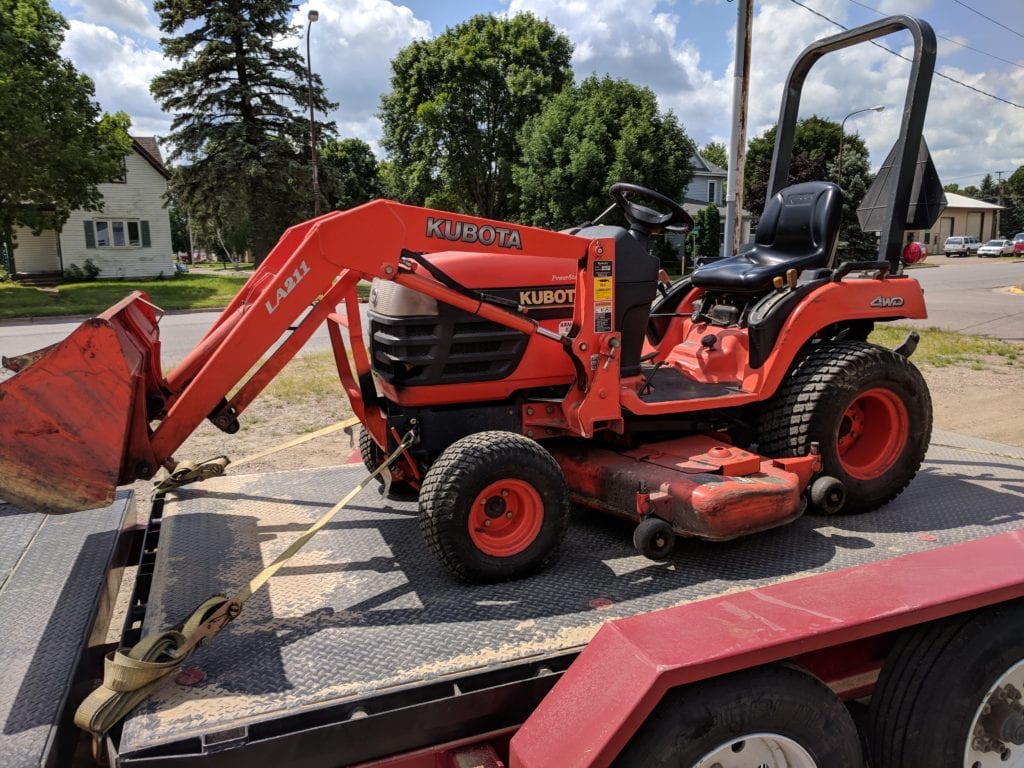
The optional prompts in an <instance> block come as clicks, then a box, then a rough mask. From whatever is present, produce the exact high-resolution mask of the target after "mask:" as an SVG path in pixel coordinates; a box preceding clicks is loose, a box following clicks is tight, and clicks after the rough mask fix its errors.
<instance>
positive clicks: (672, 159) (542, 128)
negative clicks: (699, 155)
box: [514, 76, 694, 228]
mask: <svg viewBox="0 0 1024 768" xmlns="http://www.w3.org/2000/svg"><path fill="white" fill-rule="evenodd" d="M522 148H523V157H522V162H521V163H520V164H519V165H517V167H516V169H515V172H514V178H515V181H516V184H517V185H518V187H519V191H520V218H521V219H522V220H523V221H526V222H529V223H531V224H538V225H544V226H549V227H555V228H560V227H567V226H570V225H573V224H579V223H580V222H582V221H585V220H588V219H592V218H593V217H594V216H596V215H597V214H598V213H600V212H601V210H602V209H603V208H605V207H606V205H607V203H608V187H609V186H611V185H612V184H613V183H614V182H616V181H630V182H633V183H636V184H642V185H644V186H646V187H650V188H652V189H656V190H658V191H660V192H663V193H664V194H667V195H669V196H670V197H678V196H680V195H681V194H682V190H683V189H684V188H685V187H686V185H687V183H688V182H689V180H690V176H691V175H692V171H691V169H690V158H691V157H692V156H693V152H694V147H693V142H692V141H691V140H690V139H689V137H688V136H687V135H686V132H685V131H684V130H683V128H682V126H680V124H679V121H678V120H677V119H676V116H675V115H674V114H673V113H672V112H666V113H660V112H659V111H658V103H657V99H656V98H655V96H654V93H653V91H651V90H650V89H649V88H641V87H639V86H637V85H634V84H633V83H630V82H628V81H626V80H613V79H611V78H610V77H607V76H606V77H604V78H597V77H596V76H591V77H588V78H587V79H586V80H584V81H583V82H582V83H580V84H579V85H578V86H570V87H568V88H566V89H565V90H564V91H562V92H561V93H560V94H558V95H557V96H554V97H553V98H552V99H551V100H550V101H549V102H548V104H547V106H545V107H544V110H543V111H542V112H541V113H540V114H538V115H537V116H536V117H534V118H533V119H531V120H530V121H529V122H527V124H526V126H525V127H524V128H523V133H522Z"/></svg>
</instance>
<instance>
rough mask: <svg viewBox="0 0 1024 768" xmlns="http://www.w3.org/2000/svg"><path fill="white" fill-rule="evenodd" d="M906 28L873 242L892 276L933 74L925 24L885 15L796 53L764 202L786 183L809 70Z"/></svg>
mask: <svg viewBox="0 0 1024 768" xmlns="http://www.w3.org/2000/svg"><path fill="white" fill-rule="evenodd" d="M904 29H905V30H908V31H909V32H910V33H911V34H912V35H913V36H914V58H913V59H912V60H911V62H910V79H909V82H908V83H907V98H906V101H905V102H904V105H903V120H902V123H901V126H900V132H899V136H898V138H897V139H896V151H895V159H896V163H895V165H894V167H893V176H894V177H895V179H896V183H895V184H891V185H889V187H888V189H889V199H888V201H887V205H886V207H885V216H884V222H885V223H884V224H883V226H882V232H881V237H880V239H879V244H878V257H879V259H884V260H885V261H888V262H889V264H890V265H892V270H891V271H892V272H893V274H895V273H896V272H897V271H898V270H897V265H898V263H899V258H900V251H901V249H902V247H903V232H904V229H905V224H906V217H907V210H908V208H909V206H910V194H911V188H912V186H913V182H914V172H915V168H916V164H917V156H918V151H919V150H920V147H921V134H922V131H923V129H924V117H925V112H926V111H927V109H928V92H929V91H930V90H931V84H932V73H933V72H934V71H935V51H936V45H935V31H934V30H933V29H932V27H931V25H930V24H928V22H926V21H923V20H922V19H917V18H914V17H913V16H889V17H888V18H885V19H879V20H878V21H875V22H872V23H870V24H865V25H864V26H861V27H856V28H855V29H851V30H848V31H846V32H842V33H840V34H838V35H833V36H832V37H826V38H824V39H822V40H818V41H817V42H815V43H812V44H811V45H809V46H807V48H805V49H804V51H803V53H801V54H800V56H799V58H797V60H796V62H795V63H794V64H793V67H792V69H790V71H789V77H788V79H787V80H786V89H785V91H784V92H783V94H782V106H781V108H780V110H779V124H778V129H777V131H776V135H775V152H774V154H773V155H772V170H771V175H770V176H769V177H768V196H767V199H771V197H772V196H773V195H774V194H775V193H776V192H778V191H779V190H780V189H782V188H783V187H786V186H787V185H788V180H789V165H790V159H791V157H792V154H793V139H794V136H795V134H796V119H797V114H798V113H799V111H800V94H801V92H802V91H803V87H804V80H806V79H807V74H808V72H810V70H811V67H812V66H814V64H815V63H816V62H817V61H818V59H820V58H822V57H823V56H824V55H825V54H827V53H831V52H833V51H838V50H841V49H843V48H849V47H851V46H854V45H858V44H860V43H864V42H867V41H869V40H874V39H875V38H878V37H884V36H885V35H889V34H892V33H893V32H899V31H900V30H904Z"/></svg>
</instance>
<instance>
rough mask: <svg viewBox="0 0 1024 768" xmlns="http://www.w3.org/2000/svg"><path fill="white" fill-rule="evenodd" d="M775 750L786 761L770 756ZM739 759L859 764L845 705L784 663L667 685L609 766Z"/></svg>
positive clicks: (853, 767)
mask: <svg viewBox="0 0 1024 768" xmlns="http://www.w3.org/2000/svg"><path fill="white" fill-rule="evenodd" d="M772 747H774V751H771V748H772ZM745 750H746V751H747V752H748V755H746V756H744V754H743V752H744V751H745ZM779 752H782V753H783V754H784V756H785V760H786V761H785V762H781V763H780V762H769V760H770V759H772V758H773V757H774V758H776V759H777V758H778V757H780V755H779V754H778V753H779ZM721 757H727V758H728V760H722V759H721ZM744 758H745V759H744ZM737 759H740V760H741V761H742V762H741V763H739V764H742V765H765V766H775V765H788V766H793V767H794V768H797V767H799V768H808V767H809V766H810V767H812V768H861V766H863V757H862V754H861V746H860V737H859V736H858V734H857V727H856V726H855V725H854V722H853V718H852V717H851V716H850V713H849V712H848V711H847V709H846V707H845V706H843V703H842V702H841V701H840V700H839V699H838V697H837V696H836V695H835V694H834V693H833V692H832V691H831V690H829V688H828V687H827V686H826V685H825V684H824V683H823V682H821V681H820V680H819V679H818V678H816V677H815V676H814V675H812V674H811V673H810V672H808V671H806V670H805V669H802V668H800V667H797V666H793V665H788V664H771V665H767V666H764V667H757V668H755V669H747V670H743V671H741V672H734V673H733V674H730V675H725V676H722V677H713V678H710V679H708V680H702V681H701V682H699V683H693V684H691V685H685V686H682V687H680V688H674V689H672V690H670V691H669V692H668V693H666V694H665V696H664V698H663V699H662V700H661V702H660V703H659V704H658V706H657V707H655V709H654V711H653V712H652V713H651V715H650V716H649V717H648V718H647V719H646V720H645V721H644V722H643V724H642V725H641V726H640V728H639V730H638V731H637V732H636V733H635V734H634V735H633V738H632V739H630V741H629V743H628V744H627V745H626V747H625V749H623V751H622V752H621V753H620V755H619V757H618V759H617V760H616V761H615V766H616V768H641V767H643V768H659V766H664V768H668V767H669V766H672V768H679V767H680V766H686V767H687V768H689V766H694V765H712V764H714V763H724V764H726V765H734V764H737V763H735V762H734V761H735V760H737Z"/></svg>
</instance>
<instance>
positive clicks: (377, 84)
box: [292, 0, 431, 150]
mask: <svg viewBox="0 0 1024 768" xmlns="http://www.w3.org/2000/svg"><path fill="white" fill-rule="evenodd" d="M310 8H315V9H316V10H317V11H319V13H320V19H319V20H318V21H316V22H314V23H313V25H312V37H311V38H310V48H311V56H310V58H311V60H312V63H313V71H314V72H316V73H318V74H319V75H320V77H321V78H323V81H324V86H325V88H326V90H327V97H328V98H329V99H330V100H331V101H335V102H337V103H338V108H337V110H336V111H335V112H333V113H332V114H330V115H329V116H328V117H329V118H330V119H332V120H334V121H335V122H336V123H337V125H338V135H339V136H341V137H347V136H356V137H358V138H361V139H363V140H364V141H367V142H369V143H370V145H371V146H373V147H374V149H375V150H378V149H379V139H380V133H381V128H380V121H379V120H378V119H377V117H376V114H377V109H378V108H379V106H380V97H381V94H383V93H386V92H387V91H389V90H390V87H391V86H390V78H391V59H392V58H394V56H395V55H396V54H397V53H398V52H399V51H400V50H401V49H402V48H404V47H405V46H407V45H408V44H409V43H411V42H412V41H413V40H416V39H424V38H429V37H430V34H431V29H430V22H428V21H424V20H422V19H418V18H416V16H415V15H414V14H413V12H412V11H411V10H409V9H408V8H406V7H404V6H400V5H394V4H393V3H390V2H387V0H355V1H354V2H352V0H315V1H314V2H309V3H305V4H303V5H300V6H299V7H298V8H297V9H296V12H295V15H294V16H293V18H292V23H293V24H295V25H305V24H306V23H307V22H306V13H307V12H308V11H309V9H310ZM297 44H298V45H299V47H300V52H301V54H302V56H303V58H305V55H306V40H305V37H303V38H302V39H300V40H299V41H298V43H297Z"/></svg>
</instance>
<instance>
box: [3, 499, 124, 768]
mask: <svg viewBox="0 0 1024 768" xmlns="http://www.w3.org/2000/svg"><path fill="white" fill-rule="evenodd" d="M133 522H134V503H133V500H132V494H131V493H130V492H128V491H124V490H122V491H119V492H118V493H117V494H116V496H115V498H114V500H113V503H112V504H110V505H108V506H107V507H105V508H102V509H94V510H90V511H89V512H83V513H82V514H81V515H76V516H74V517H66V516H61V517H54V516H51V515H45V514H42V513H38V512H30V511H27V510H25V509H22V508H21V507H17V506H15V505H14V504H6V503H0V619H2V621H0V768H27V767H28V766H40V767H43V766H46V767H49V766H55V767H59V766H66V765H70V764H71V754H72V752H73V750H74V747H75V743H76V742H77V740H78V735H79V732H78V729H77V728H75V727H74V725H73V724H72V723H71V717H70V716H71V713H72V712H73V711H74V707H76V706H77V705H78V702H79V701H80V700H81V698H82V696H83V695H84V693H85V691H83V687H84V688H86V689H87V687H88V686H89V685H91V684H92V681H91V680H89V681H86V682H85V683H84V685H81V684H79V683H80V681H79V679H78V675H77V673H78V670H79V669H80V668H82V667H84V666H90V667H93V668H95V667H96V665H97V662H98V655H99V654H96V655H97V658H89V654H90V652H91V648H95V647H99V646H100V645H102V643H103V642H104V638H97V637H90V635H91V632H92V630H93V627H94V625H96V626H99V627H102V628H105V627H106V625H107V620H108V619H109V616H108V614H109V611H110V610H111V605H110V603H109V602H107V600H108V599H109V600H110V601H111V602H112V599H113V598H112V595H116V594H117V583H116V581H111V582H107V581H106V580H107V579H108V578H111V577H116V576H118V575H119V573H120V572H119V571H112V568H114V567H115V566H117V565H119V564H121V563H123V558H124V557H125V556H126V554H127V552H126V551H125V550H126V549H127V547H126V546H125V544H126V537H124V536H122V535H121V532H122V530H123V529H124V528H125V527H126V526H129V525H130V524H132V523H133Z"/></svg>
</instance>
